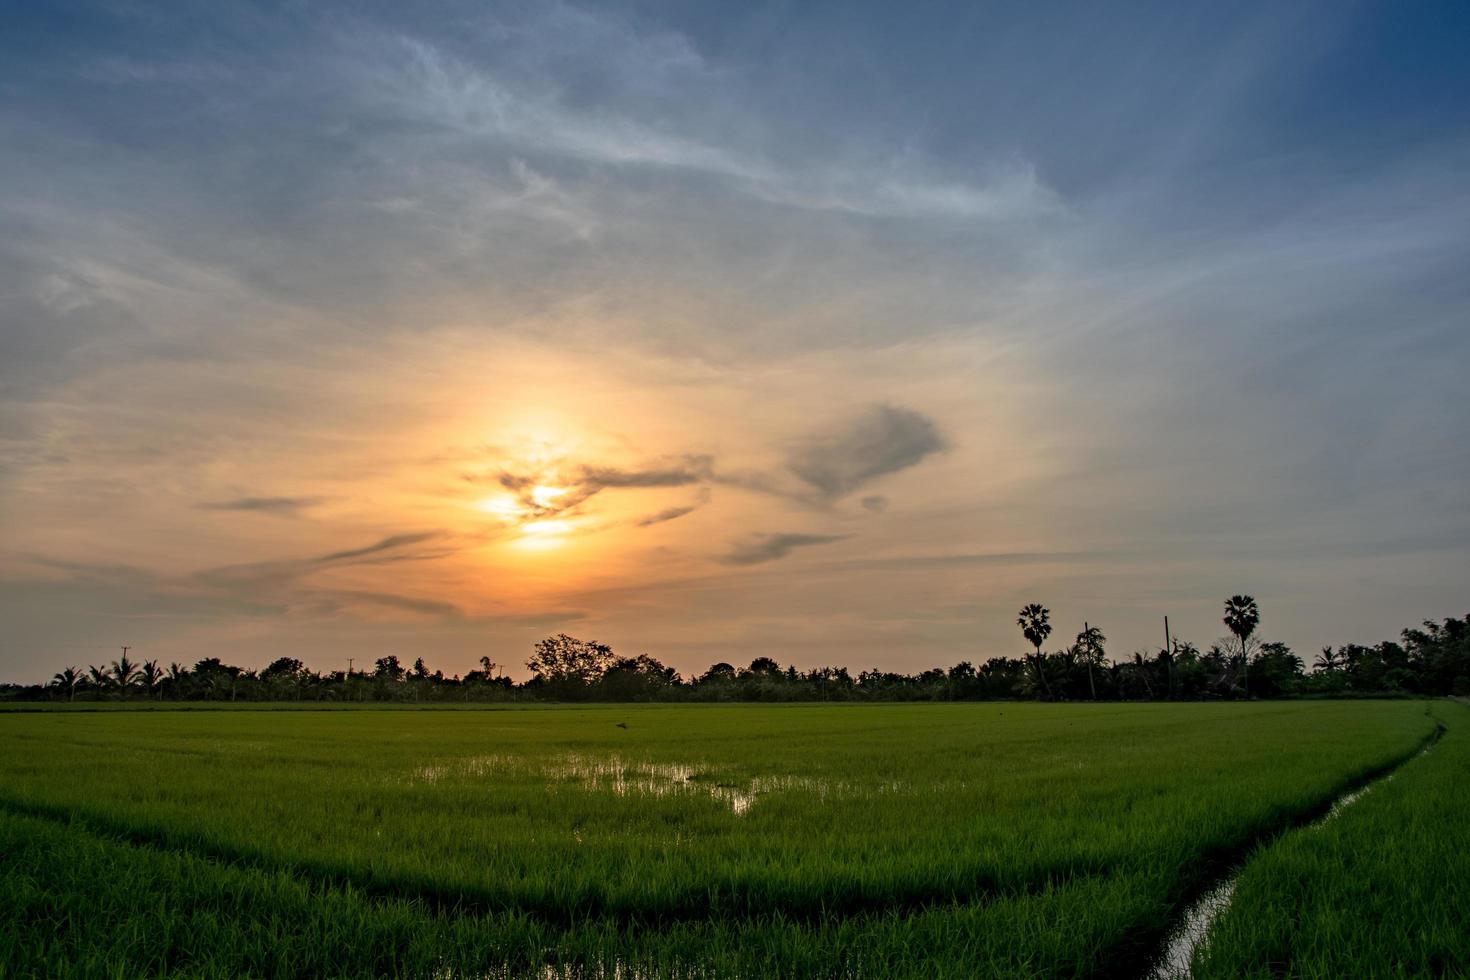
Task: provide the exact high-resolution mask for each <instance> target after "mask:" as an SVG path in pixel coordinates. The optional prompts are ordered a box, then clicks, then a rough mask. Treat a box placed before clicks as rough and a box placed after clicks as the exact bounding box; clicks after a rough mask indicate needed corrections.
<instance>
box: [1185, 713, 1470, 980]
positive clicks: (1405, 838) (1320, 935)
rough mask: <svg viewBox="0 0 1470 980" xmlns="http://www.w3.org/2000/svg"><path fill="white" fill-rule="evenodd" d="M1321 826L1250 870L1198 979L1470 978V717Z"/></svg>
mask: <svg viewBox="0 0 1470 980" xmlns="http://www.w3.org/2000/svg"><path fill="white" fill-rule="evenodd" d="M1434 711H1435V714H1436V715H1437V716H1438V717H1440V718H1441V719H1442V720H1443V721H1444V722H1445V724H1446V728H1447V731H1446V733H1445V736H1444V737H1443V738H1442V739H1441V740H1440V741H1439V743H1438V744H1436V745H1435V747H1434V749H1433V750H1432V751H1430V752H1428V753H1426V754H1425V755H1423V756H1421V757H1419V758H1417V759H1415V760H1413V761H1412V762H1411V763H1409V764H1408V765H1405V766H1404V767H1403V768H1402V769H1400V770H1399V771H1398V772H1396V773H1394V775H1393V777H1392V778H1391V779H1389V780H1386V781H1383V782H1380V783H1378V784H1377V785H1375V786H1374V787H1373V788H1372V789H1371V790H1370V791H1369V792H1367V793H1365V794H1364V795H1363V797H1362V798H1361V799H1359V800H1357V801H1356V802H1354V803H1353V805H1352V806H1350V807H1346V808H1344V809H1343V810H1342V811H1341V812H1340V813H1338V814H1337V815H1335V816H1334V817H1333V818H1332V819H1331V820H1328V821H1326V822H1324V823H1323V824H1321V825H1320V826H1318V827H1314V828H1312V829H1309V830H1305V831H1302V832H1300V833H1295V834H1289V835H1287V836H1285V837H1283V838H1281V839H1280V840H1279V841H1277V842H1276V843H1274V844H1272V845H1271V846H1269V847H1267V848H1265V849H1263V850H1262V851H1261V852H1260V853H1259V854H1257V855H1255V856H1254V857H1253V858H1252V859H1251V861H1250V862H1249V864H1247V865H1246V867H1245V870H1244V872H1243V873H1242V874H1241V876H1240V879H1239V882H1238V884H1237V885H1236V889H1235V894H1234V897H1233V900H1232V902H1231V904H1230V907H1229V908H1228V909H1227V910H1226V912H1225V913H1224V915H1222V916H1221V917H1220V919H1219V921H1218V922H1216V924H1215V927H1214V929H1213V930H1211V933H1210V938H1209V941H1208V944H1207V945H1206V946H1205V947H1204V948H1203V949H1201V950H1200V952H1199V953H1198V954H1197V955H1196V966H1195V976H1196V977H1202V978H1203V977H1345V976H1355V977H1464V976H1470V931H1467V913H1470V851H1467V849H1466V834H1467V831H1470V708H1466V707H1464V706H1461V705H1455V704H1449V703H1441V704H1438V705H1436V706H1435V709H1434Z"/></svg>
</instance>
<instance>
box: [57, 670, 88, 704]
mask: <svg viewBox="0 0 1470 980" xmlns="http://www.w3.org/2000/svg"><path fill="white" fill-rule="evenodd" d="M81 682H82V674H81V671H79V670H77V669H76V668H75V667H67V668H66V669H64V670H62V671H61V672H60V673H58V674H57V675H56V676H55V677H53V678H51V686H52V687H58V688H60V689H61V690H63V691H65V692H66V699H67V700H68V701H73V700H75V699H76V696H77V685H78V684H80V683H81Z"/></svg>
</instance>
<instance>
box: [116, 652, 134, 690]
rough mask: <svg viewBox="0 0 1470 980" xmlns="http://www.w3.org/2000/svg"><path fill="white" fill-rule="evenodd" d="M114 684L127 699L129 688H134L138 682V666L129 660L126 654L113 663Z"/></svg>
mask: <svg viewBox="0 0 1470 980" xmlns="http://www.w3.org/2000/svg"><path fill="white" fill-rule="evenodd" d="M110 669H111V671H112V682H113V684H115V685H116V686H117V689H118V690H119V691H121V692H122V694H123V697H127V694H128V688H130V687H132V686H133V685H134V684H135V683H136V682H137V680H138V665H137V664H135V663H133V661H132V660H130V659H128V655H127V654H126V653H125V654H123V655H122V656H121V657H119V658H117V659H116V660H114V661H113V662H112V667H111V668H110Z"/></svg>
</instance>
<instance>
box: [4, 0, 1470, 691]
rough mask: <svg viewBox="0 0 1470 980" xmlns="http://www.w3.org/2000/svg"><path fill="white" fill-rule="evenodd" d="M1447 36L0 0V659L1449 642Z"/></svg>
mask: <svg viewBox="0 0 1470 980" xmlns="http://www.w3.org/2000/svg"><path fill="white" fill-rule="evenodd" d="M1467 36H1470V6H1467V5H1465V4H1462V3H1433V2H1426V3H1414V4H1405V3H1393V2H1383V3H1355V2H1341V0H1333V2H1325V3H1288V2H1265V3H1239V4H1221V3H1184V2H1177V0H1171V2H1162V3H1155V4H1142V3H1123V4H1105V5H1099V4H1054V5H1052V4H1033V3H956V4H950V5H944V4H933V5H931V4H891V3H872V4H861V3H840V4H824V3H818V2H803V3H769V4H765V3H752V4H728V3H705V4H697V3H696V4H686V3H679V4H674V3H657V2H650V3H641V2H632V3H609V4H596V5H592V4H587V5H582V4H572V3H558V2H536V3H524V4H518V3H517V4H494V3H483V2H477V3H440V4H422V5H420V4H413V5H408V4H398V3H387V2H385V3H380V4H373V3H351V4H341V5H334V4H330V3H319V4H301V3H278V4H260V5H254V4H237V3H233V2H230V0H219V2H211V3H207V4H177V5H171V4H143V3H132V2H127V0H119V2H114V3H95V4H72V3H66V2H57V3H44V4H43V3H20V4H10V5H6V7H5V10H4V11H3V12H0V678H3V679H6V680H12V681H39V680H44V679H46V678H48V677H50V675H51V674H52V673H54V672H55V671H57V670H59V669H61V668H62V667H65V666H69V665H84V664H88V663H101V662H103V661H104V660H105V659H110V658H111V657H114V656H116V654H117V653H118V647H120V646H121V645H124V644H127V645H129V646H131V647H132V648H133V656H134V657H135V658H146V659H157V660H159V661H161V662H163V663H168V662H171V661H179V662H182V663H184V664H186V665H187V664H189V663H192V662H193V661H195V660H198V659H200V658H202V657H207V656H218V657H222V658H223V659H225V660H226V661H229V662H233V663H240V664H244V665H247V666H259V665H263V664H265V663H267V662H269V661H270V660H272V659H275V658H276V657H280V656H296V657H300V658H302V659H303V660H305V661H306V662H307V664H308V665H309V666H311V667H313V668H315V669H318V670H339V669H342V668H343V667H345V666H346V661H347V658H349V657H352V658H354V659H355V661H356V663H357V664H358V665H359V666H361V665H363V664H365V663H367V662H368V661H370V660H372V659H373V658H376V657H380V656H384V655H387V654H396V655H398V656H399V657H400V658H401V659H404V660H405V661H406V662H407V661H411V660H412V659H414V658H415V657H419V656H422V657H423V658H424V659H425V660H426V661H427V662H428V663H429V665H430V667H431V668H440V669H443V670H444V671H445V672H446V673H450V674H453V673H462V672H464V671H466V670H468V669H471V668H472V667H474V666H475V665H476V662H477V661H478V659H479V658H480V657H481V656H490V657H491V658H492V659H493V660H495V661H496V662H498V663H502V664H506V665H508V666H510V667H511V668H512V669H511V673H512V675H514V676H525V671H524V670H523V669H520V665H521V664H522V663H523V662H524V660H525V659H526V657H527V656H529V654H530V650H531V646H532V644H533V643H534V642H535V640H537V639H538V638H540V637H542V636H545V635H547V634H549V633H555V632H567V633H570V634H573V635H576V636H580V637H583V638H587V639H597V640H602V641H604V642H608V643H611V644H612V645H613V647H614V648H615V649H616V650H617V651H618V652H620V653H623V654H628V655H632V654H637V653H648V654H651V655H653V656H656V657H658V658H660V659H661V660H663V661H665V662H666V663H668V664H670V665H672V666H674V667H677V668H678V669H679V670H681V671H683V672H684V673H686V674H690V673H698V672H700V671H702V670H703V669H704V668H705V667H707V666H708V665H709V664H711V663H713V662H715V661H727V662H731V663H735V664H744V663H748V662H749V661H750V660H752V659H754V658H755V657H758V656H771V657H774V658H776V659H777V660H779V661H780V662H781V663H783V664H787V663H794V664H795V665H797V666H798V667H801V668H809V667H813V666H817V665H820V664H843V665H847V666H849V667H851V668H853V669H854V670H855V671H856V670H858V669H864V668H869V667H878V668H882V669H893V670H904V671H911V670H918V669H924V668H927V667H931V666H947V665H949V664H952V663H955V662H957V661H959V660H969V661H972V662H979V661H982V660H984V659H986V658H988V657H992V656H1006V655H1017V654H1020V653H1022V652H1024V650H1025V649H1026V647H1027V644H1026V643H1025V641H1024V640H1023V639H1022V638H1021V636H1020V633H1019V630H1018V629H1017V627H1016V624H1015V619H1016V613H1017V610H1018V609H1019V608H1020V606H1021V605H1023V604H1025V603H1029V602H1041V603H1044V604H1046V605H1047V606H1049V607H1050V608H1051V610H1052V619H1053V622H1054V624H1055V626H1056V633H1055V634H1054V642H1053V644H1052V645H1053V646H1060V645H1061V644H1062V643H1064V642H1067V641H1068V640H1070V638H1071V636H1073V635H1074V634H1075V633H1076V632H1077V631H1079V630H1081V629H1082V625H1083V623H1084V621H1085V622H1088V623H1091V624H1093V625H1096V626H1099V627H1101V628H1102V629H1103V631H1104V632H1105V633H1106V634H1107V636H1108V637H1109V644H1108V650H1109V653H1110V654H1112V655H1114V656H1127V655H1129V654H1131V652H1132V651H1134V650H1139V649H1144V650H1156V649H1157V648H1158V647H1160V646H1161V645H1162V642H1163V622H1162V620H1163V617H1164V616H1168V617H1169V618H1170V623H1171V625H1172V627H1173V630H1174V632H1175V634H1176V635H1177V636H1179V637H1180V638H1183V639H1188V640H1192V641H1194V642H1196V643H1197V644H1199V645H1200V646H1205V645H1208V644H1209V643H1210V642H1213V641H1214V640H1216V639H1217V638H1219V637H1220V636H1221V635H1222V634H1223V633H1224V632H1225V630H1224V627H1223V625H1222V624H1221V622H1220V616H1221V611H1222V609H1221V607H1222V602H1223V600H1224V598H1225V597H1227V596H1229V595H1231V594H1234V593H1240V592H1245V593H1250V594H1252V595H1254V596H1255V597H1256V598H1257V600H1258V601H1259V603H1260V607H1261V612H1262V634H1263V636H1265V637H1266V638H1268V639H1275V640H1280V641H1283V642H1286V643H1288V644H1290V645H1291V646H1292V647H1293V648H1294V649H1296V650H1297V651H1298V653H1301V654H1303V655H1304V657H1305V659H1307V660H1308V661H1309V662H1310V660H1311V657H1312V655H1313V654H1314V653H1315V651H1316V650H1317V649H1319V648H1320V647H1321V646H1322V645H1324V644H1334V645H1335V644H1340V643H1344V642H1349V641H1360V642H1376V641H1378V640H1382V639H1387V638H1392V637H1395V636H1396V635H1397V633H1398V631H1399V630H1400V629H1402V628H1403V627H1405V626H1408V625H1412V624H1415V623H1417V622H1419V621H1420V620H1422V619H1425V618H1441V617H1445V616H1451V615H1462V614H1464V613H1465V612H1466V611H1467V608H1470V591H1467V583H1470V493H1467V487H1470V386H1467V385H1466V380H1465V379H1466V368H1467V365H1470V60H1467V59H1466V58H1465V57H1464V51H1463V47H1464V39H1465V38H1466V37H1467Z"/></svg>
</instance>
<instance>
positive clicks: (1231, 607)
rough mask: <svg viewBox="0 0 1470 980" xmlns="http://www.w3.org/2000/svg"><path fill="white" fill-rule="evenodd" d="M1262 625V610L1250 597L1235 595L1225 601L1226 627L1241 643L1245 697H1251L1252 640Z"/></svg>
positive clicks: (1241, 664) (1241, 667)
mask: <svg viewBox="0 0 1470 980" xmlns="http://www.w3.org/2000/svg"><path fill="white" fill-rule="evenodd" d="M1260 624H1261V610H1260V609H1259V608H1258V607H1257V606H1256V600H1255V599H1253V598H1252V597H1250V596H1248V595H1233V596H1231V597H1230V598H1229V599H1226V600H1225V625H1226V627H1228V628H1229V630H1230V632H1232V633H1234V634H1235V638H1236V639H1237V640H1239V641H1240V669H1241V675H1242V678H1243V681H1242V686H1243V687H1244V688H1245V696H1246V697H1250V696H1251V668H1250V639H1251V634H1252V633H1254V632H1255V631H1256V627H1257V626H1259V625H1260Z"/></svg>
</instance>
